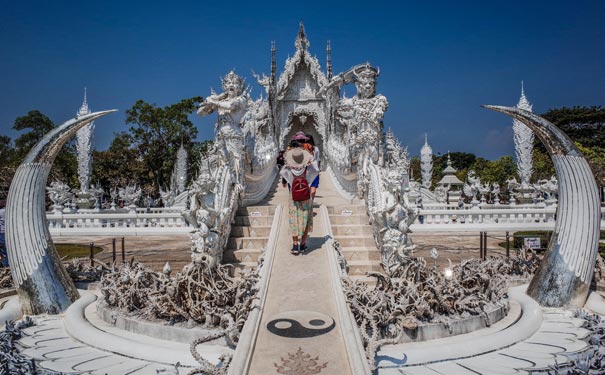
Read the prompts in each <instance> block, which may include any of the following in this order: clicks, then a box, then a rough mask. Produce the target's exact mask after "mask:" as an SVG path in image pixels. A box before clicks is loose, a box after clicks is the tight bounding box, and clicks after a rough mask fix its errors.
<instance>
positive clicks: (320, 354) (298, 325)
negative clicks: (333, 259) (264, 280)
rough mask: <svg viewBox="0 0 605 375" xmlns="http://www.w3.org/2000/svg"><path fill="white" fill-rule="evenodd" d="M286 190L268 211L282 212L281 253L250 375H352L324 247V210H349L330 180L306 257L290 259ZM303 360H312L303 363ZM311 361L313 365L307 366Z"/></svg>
mask: <svg viewBox="0 0 605 375" xmlns="http://www.w3.org/2000/svg"><path fill="white" fill-rule="evenodd" d="M288 194H289V192H288V190H287V188H283V187H281V185H280V186H279V188H278V190H277V192H276V193H275V195H274V196H273V198H272V199H271V200H270V201H269V202H268V204H270V205H277V204H281V205H282V206H283V207H284V211H283V212H284V214H283V216H282V222H281V223H280V232H279V237H278V240H277V249H276V252H275V257H274V260H273V262H274V263H273V267H272V272H271V276H270V279H269V287H268V292H267V293H268V294H267V301H266V304H265V306H264V311H263V313H262V317H261V323H260V330H259V333H258V337H257V341H256V346H255V349H254V354H253V356H252V362H251V365H250V371H249V373H250V374H267V375H268V374H291V373H292V372H286V371H287V370H286V366H287V367H290V366H292V364H296V365H298V366H301V367H300V368H299V371H300V372H297V374H300V375H304V374H321V375H324V374H325V375H327V374H335V375H336V374H338V375H347V374H351V370H350V368H349V362H348V356H347V352H346V349H345V343H344V339H343V334H342V328H341V322H340V321H339V319H338V312H337V308H336V304H335V298H334V296H335V293H340V291H339V290H335V289H334V286H333V284H332V281H331V272H332V271H331V270H330V266H329V265H330V263H329V259H328V254H327V251H330V250H331V249H329V248H328V246H326V240H327V237H326V235H327V233H326V232H325V230H324V223H323V218H322V215H320V214H319V205H321V204H326V203H328V204H330V205H334V204H346V203H347V202H346V201H345V200H344V199H343V198H342V197H341V196H340V195H338V193H337V192H336V191H335V189H334V188H333V186H332V185H331V181H329V177H327V175H323V174H322V176H321V184H320V188H319V189H318V195H317V196H316V199H315V206H316V208H315V209H314V211H315V217H314V223H313V232H312V233H311V234H310V238H309V241H308V247H309V249H308V251H307V252H306V253H305V254H301V255H298V256H294V255H292V254H290V249H291V248H292V238H291V236H290V232H289V228H288V220H287V217H288V208H287V207H288ZM305 355H310V358H307V359H305ZM309 359H310V360H309Z"/></svg>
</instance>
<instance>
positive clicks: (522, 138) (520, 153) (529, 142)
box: [513, 81, 534, 186]
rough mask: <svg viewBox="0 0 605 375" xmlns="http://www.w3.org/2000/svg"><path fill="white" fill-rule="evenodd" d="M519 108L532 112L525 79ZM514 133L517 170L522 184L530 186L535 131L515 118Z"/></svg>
mask: <svg viewBox="0 0 605 375" xmlns="http://www.w3.org/2000/svg"><path fill="white" fill-rule="evenodd" d="M517 108H519V109H523V110H525V111H528V112H531V111H532V105H531V104H530V103H529V101H528V100H527V98H526V97H525V90H524V87H523V81H521V98H519V103H518V104H517ZM513 134H514V140H515V155H516V157H517V171H518V172H519V177H520V178H521V186H529V180H530V178H531V174H532V170H533V162H532V151H533V149H534V132H533V131H532V130H531V129H530V128H529V127H528V126H527V125H525V124H524V123H522V122H521V121H519V120H517V119H513Z"/></svg>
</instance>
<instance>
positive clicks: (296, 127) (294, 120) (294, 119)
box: [283, 114, 327, 170]
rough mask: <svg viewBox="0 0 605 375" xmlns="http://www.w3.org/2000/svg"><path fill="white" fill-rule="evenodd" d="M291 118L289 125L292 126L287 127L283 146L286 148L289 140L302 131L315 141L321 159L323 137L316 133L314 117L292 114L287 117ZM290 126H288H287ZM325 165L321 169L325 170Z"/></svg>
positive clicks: (322, 155)
mask: <svg viewBox="0 0 605 375" xmlns="http://www.w3.org/2000/svg"><path fill="white" fill-rule="evenodd" d="M289 117H290V118H291V120H290V123H291V124H292V125H291V126H290V127H289V131H288V133H286V136H285V137H284V138H283V140H284V146H285V147H287V146H288V144H289V143H290V140H291V139H292V137H293V136H294V134H296V133H297V132H300V131H302V132H303V133H305V134H310V135H312V136H313V140H314V141H315V146H317V147H318V148H319V152H320V155H321V157H322V159H323V157H324V152H323V151H324V150H323V137H322V136H321V134H319V132H318V131H317V126H318V124H317V123H316V116H313V115H306V114H293V115H291V116H289ZM288 125H290V124H288ZM326 165H327V163H321V169H322V170H323V169H325V166H326Z"/></svg>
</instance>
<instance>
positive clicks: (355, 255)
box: [327, 204, 383, 283]
mask: <svg viewBox="0 0 605 375" xmlns="http://www.w3.org/2000/svg"><path fill="white" fill-rule="evenodd" d="M327 209H328V214H329V215H330V224H331V227H332V233H333V234H334V239H335V240H336V241H338V242H339V243H340V248H341V251H342V255H343V256H344V257H345V259H346V260H347V264H348V266H349V276H350V277H351V279H353V280H359V281H364V282H368V283H372V282H373V281H375V280H374V278H369V277H367V276H366V272H369V271H380V272H381V271H383V269H382V265H381V264H380V252H379V251H378V249H377V248H376V243H375V242H374V237H373V235H372V226H371V225H370V224H369V218H368V215H367V214H366V208H365V205H355V204H352V205H336V206H327Z"/></svg>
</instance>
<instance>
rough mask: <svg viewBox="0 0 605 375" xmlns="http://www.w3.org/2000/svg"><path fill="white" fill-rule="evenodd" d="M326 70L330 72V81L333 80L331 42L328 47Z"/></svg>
mask: <svg viewBox="0 0 605 375" xmlns="http://www.w3.org/2000/svg"><path fill="white" fill-rule="evenodd" d="M326 70H327V72H328V80H330V79H332V46H331V45H330V41H329V40H328V44H327V46H326Z"/></svg>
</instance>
